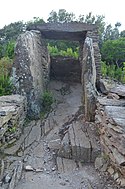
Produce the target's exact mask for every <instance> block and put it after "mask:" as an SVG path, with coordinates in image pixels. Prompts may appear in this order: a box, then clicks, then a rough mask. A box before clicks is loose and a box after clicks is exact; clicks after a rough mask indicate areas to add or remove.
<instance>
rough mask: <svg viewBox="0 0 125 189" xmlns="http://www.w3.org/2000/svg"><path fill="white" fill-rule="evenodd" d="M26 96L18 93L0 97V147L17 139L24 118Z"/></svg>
mask: <svg viewBox="0 0 125 189" xmlns="http://www.w3.org/2000/svg"><path fill="white" fill-rule="evenodd" d="M26 111H27V102H26V98H25V97H23V96H20V95H11V96H2V97H0V148H1V149H3V150H4V148H5V147H7V146H8V145H11V144H13V143H14V142H15V141H16V140H17V139H19V137H20V135H21V133H22V127H23V124H24V120H25V118H26Z"/></svg>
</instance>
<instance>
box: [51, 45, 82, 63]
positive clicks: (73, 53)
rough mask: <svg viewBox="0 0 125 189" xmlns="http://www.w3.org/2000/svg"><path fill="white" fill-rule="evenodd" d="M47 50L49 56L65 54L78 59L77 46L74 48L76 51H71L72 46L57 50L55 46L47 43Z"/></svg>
mask: <svg viewBox="0 0 125 189" xmlns="http://www.w3.org/2000/svg"><path fill="white" fill-rule="evenodd" d="M48 50H49V53H50V55H51V56H65V57H73V58H76V59H78V57H79V52H78V51H79V48H78V47H77V48H76V51H73V50H72V48H67V49H66V50H59V49H58V48H57V46H50V45H49V44H48Z"/></svg>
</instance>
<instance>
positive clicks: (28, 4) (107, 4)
mask: <svg viewBox="0 0 125 189" xmlns="http://www.w3.org/2000/svg"><path fill="white" fill-rule="evenodd" d="M124 2H125V0H119V1H117V0H58V1H57V0H1V2H0V7H1V8H0V28H2V27H4V26H5V25H8V24H10V23H12V22H16V21H24V22H25V21H29V20H32V18H33V17H40V18H43V19H44V20H45V21H46V19H47V18H48V16H49V13H50V12H51V11H52V10H55V11H58V10H59V9H65V10H66V11H67V12H73V13H74V14H75V15H76V17H78V16H79V15H80V14H82V15H86V14H88V13H89V12H92V13H93V14H94V15H104V16H105V22H106V23H107V24H110V23H111V24H112V25H113V26H114V24H115V23H116V22H120V23H121V24H122V27H121V29H122V30H125V10H124V9H125V6H124V4H125V3H124Z"/></svg>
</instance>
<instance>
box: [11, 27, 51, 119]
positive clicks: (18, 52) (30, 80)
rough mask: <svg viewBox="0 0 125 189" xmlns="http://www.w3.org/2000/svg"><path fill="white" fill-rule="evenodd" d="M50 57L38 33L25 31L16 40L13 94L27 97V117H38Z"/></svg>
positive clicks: (47, 77)
mask: <svg viewBox="0 0 125 189" xmlns="http://www.w3.org/2000/svg"><path fill="white" fill-rule="evenodd" d="M49 63H50V57H49V54H48V51H47V47H46V43H45V41H44V39H43V38H42V36H41V33H40V32H39V31H27V32H25V33H24V34H22V35H20V36H19V37H18V39H17V43H16V47H15V61H14V64H13V74H12V79H13V84H14V86H15V93H16V94H21V95H23V96H26V97H27V102H28V115H29V116H30V117H32V118H37V117H39V116H40V111H41V96H42V94H43V92H44V90H45V89H46V86H47V83H48V80H49V67H50V65H49Z"/></svg>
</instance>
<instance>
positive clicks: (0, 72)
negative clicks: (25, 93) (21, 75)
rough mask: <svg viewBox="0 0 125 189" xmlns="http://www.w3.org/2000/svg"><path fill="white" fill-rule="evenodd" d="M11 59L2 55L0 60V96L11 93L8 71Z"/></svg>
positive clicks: (9, 70)
mask: <svg viewBox="0 0 125 189" xmlns="http://www.w3.org/2000/svg"><path fill="white" fill-rule="evenodd" d="M11 67H12V60H11V59H9V58H8V57H4V58H2V59H1V60H0V96H3V95H9V94H11V93H12V88H13V86H12V83H11V81H10V72H11Z"/></svg>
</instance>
